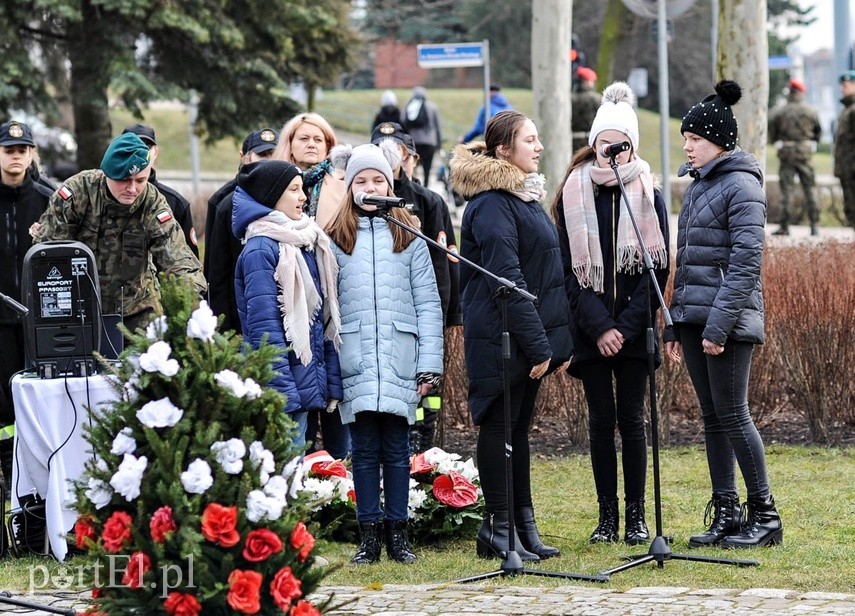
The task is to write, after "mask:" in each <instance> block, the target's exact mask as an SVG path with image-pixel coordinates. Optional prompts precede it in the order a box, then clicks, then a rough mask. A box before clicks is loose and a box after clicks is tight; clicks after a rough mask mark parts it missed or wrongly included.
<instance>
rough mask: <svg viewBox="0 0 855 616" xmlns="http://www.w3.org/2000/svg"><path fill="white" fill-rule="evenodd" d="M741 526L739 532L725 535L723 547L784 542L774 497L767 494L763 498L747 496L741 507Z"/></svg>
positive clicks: (782, 529)
mask: <svg viewBox="0 0 855 616" xmlns="http://www.w3.org/2000/svg"><path fill="white" fill-rule="evenodd" d="M743 511H744V515H743V517H742V526H741V527H740V528H739V532H738V533H735V534H732V535H728V536H727V537H725V538H724V539H723V540H722V542H721V546H722V547H724V548H761V547H764V546H767V545H778V544H780V543H783V542H784V528H783V525H782V524H781V516H780V515H778V510H777V509H776V508H775V499H774V498H772V497H771V496H769V497H768V498H766V499H765V500H755V499H752V498H749V499H748V501H747V502H746V503H745V508H744V509H743Z"/></svg>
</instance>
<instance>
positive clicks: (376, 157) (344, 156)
mask: <svg viewBox="0 0 855 616" xmlns="http://www.w3.org/2000/svg"><path fill="white" fill-rule="evenodd" d="M393 146H394V148H391V147H388V146H387V147H378V146H376V145H373V144H370V143H367V144H365V145H358V146H356V147H352V146H351V145H349V144H346V145H337V146H336V147H334V148H333V149H332V151H331V152H330V160H331V161H332V164H333V166H334V167H336V168H337V169H344V183H345V185H346V186H347V190H350V185H351V184H352V183H353V178H354V177H356V175H357V174H358V173H359V172H360V171H364V170H365V169H376V170H377V171H379V172H380V173H382V174H383V175H384V176H386V181H387V182H389V186H394V185H395V178H394V175H393V173H392V163H393V162H396V161H394V160H392V161H390V160H389V159H390V157H392V158H394V156H395V155H397V165H400V164H401V154H400V152H399V151H398V146H397V145H394V144H393ZM393 149H394V151H392V150H393ZM397 165H396V166H397Z"/></svg>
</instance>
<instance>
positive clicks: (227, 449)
mask: <svg viewBox="0 0 855 616" xmlns="http://www.w3.org/2000/svg"><path fill="white" fill-rule="evenodd" d="M211 451H213V452H214V455H215V457H216V460H217V462H218V463H219V464H220V466H222V467H223V470H224V471H225V472H226V473H228V474H229V475H237V474H238V473H240V472H241V471H242V470H243V457H244V456H245V455H246V445H245V444H244V442H243V441H242V440H240V439H239V438H231V439H229V440H227V441H217V442H216V443H214V444H213V445H211Z"/></svg>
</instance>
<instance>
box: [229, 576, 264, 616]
mask: <svg viewBox="0 0 855 616" xmlns="http://www.w3.org/2000/svg"><path fill="white" fill-rule="evenodd" d="M261 580H262V577H261V574H260V573H258V572H257V571H241V570H240V569H235V570H234V571H232V573H231V575H229V594H228V597H227V600H228V602H229V605H230V606H231V608H232V609H233V610H235V611H236V612H241V613H242V614H256V613H258V611H259V610H260V609H261Z"/></svg>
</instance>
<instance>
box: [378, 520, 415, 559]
mask: <svg viewBox="0 0 855 616" xmlns="http://www.w3.org/2000/svg"><path fill="white" fill-rule="evenodd" d="M385 526H386V555H387V556H388V557H389V558H391V559H392V560H396V561H398V562H399V563H404V564H405V565H409V564H412V563H414V562H416V555H415V554H413V553H412V552H411V551H410V544H409V542H408V541H407V521H406V520H396V521H395V522H392V521H391V520H386V524H385Z"/></svg>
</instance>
